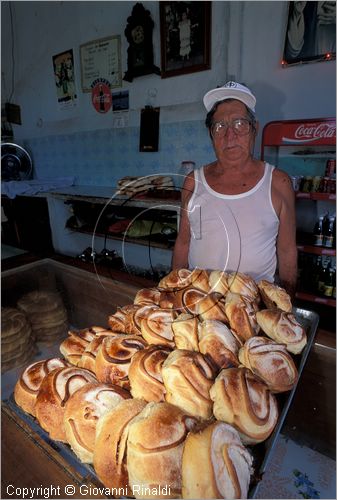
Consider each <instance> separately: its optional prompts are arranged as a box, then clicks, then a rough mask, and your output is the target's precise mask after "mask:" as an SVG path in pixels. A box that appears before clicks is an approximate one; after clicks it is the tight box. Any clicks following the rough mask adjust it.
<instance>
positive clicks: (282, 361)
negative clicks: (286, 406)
mask: <svg viewBox="0 0 337 500" xmlns="http://www.w3.org/2000/svg"><path fill="white" fill-rule="evenodd" d="M107 321H108V325H109V327H97V326H92V327H89V328H86V329H84V330H79V331H74V330H72V331H69V335H68V337H67V338H66V339H65V340H64V341H63V342H62V343H61V345H60V351H61V353H62V355H63V358H61V357H60V358H53V359H48V360H43V361H38V362H35V363H33V364H32V365H30V366H28V367H27V368H26V369H25V370H24V372H23V373H22V375H21V377H20V378H19V380H18V381H17V383H16V386H15V392H14V396H15V401H16V403H17V404H18V405H19V406H20V407H21V408H22V409H23V410H24V411H25V412H27V413H29V414H31V415H33V416H34V417H35V418H36V419H37V421H38V422H39V424H40V425H41V427H42V428H43V429H44V430H45V431H47V432H48V433H49V435H50V438H51V439H54V440H57V441H62V442H65V443H68V444H69V445H70V447H71V448H72V450H73V451H74V453H75V454H76V455H77V457H78V458H79V459H80V460H81V461H82V462H85V463H89V464H93V467H94V469H95V472H96V475H97V477H98V478H99V480H100V481H101V482H102V483H103V484H104V486H105V487H106V488H109V489H110V491H111V492H113V494H114V496H116V497H118V496H119V495H120V496H133V497H136V498H166V497H167V498H247V494H248V490H249V485H250V481H251V478H252V475H253V472H254V445H255V444H257V443H261V442H262V441H264V440H266V439H267V438H268V437H269V436H270V435H271V433H272V432H273V429H274V427H275V425H276V423H277V421H278V416H279V411H280V410H279V407H278V401H277V393H281V392H285V391H289V390H291V388H292V387H293V386H294V385H295V384H296V382H297V378H298V372H297V368H296V364H297V363H296V359H295V356H294V355H297V354H300V353H301V351H302V350H303V348H304V346H305V345H306V343H307V338H306V332H305V329H304V328H303V327H302V326H301V324H300V323H299V322H298V321H297V319H296V317H295V316H294V314H293V313H292V304H291V300H290V297H289V295H288V294H287V292H286V291H285V290H284V289H282V288H280V287H279V286H277V285H275V284H273V283H270V282H267V281H260V282H258V283H256V282H255V281H254V280H253V279H252V278H251V277H250V276H248V275H245V274H242V273H226V272H223V271H212V272H207V271H205V270H202V269H194V270H192V271H190V270H187V269H180V270H174V271H172V272H171V273H169V274H168V275H167V276H165V277H164V278H163V279H161V281H160V282H159V283H158V286H157V287H153V288H144V289H141V290H139V291H138V292H137V293H136V295H135V297H134V302H133V304H130V305H126V306H123V307H120V308H119V309H118V310H117V311H115V312H114V313H113V314H112V315H111V316H109V318H107ZM165 488H166V489H165Z"/></svg>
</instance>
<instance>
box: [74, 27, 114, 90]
mask: <svg viewBox="0 0 337 500" xmlns="http://www.w3.org/2000/svg"><path fill="white" fill-rule="evenodd" d="M120 45H121V37H120V36H119V35H116V36H111V37H107V38H101V39H99V40H93V41H92V42H88V43H85V44H83V45H81V46H80V58H81V80H82V91H83V92H91V89H92V87H91V85H92V82H93V81H95V80H97V79H98V78H104V79H105V80H108V81H109V82H110V87H111V88H114V87H121V86H122V71H121V48H120Z"/></svg>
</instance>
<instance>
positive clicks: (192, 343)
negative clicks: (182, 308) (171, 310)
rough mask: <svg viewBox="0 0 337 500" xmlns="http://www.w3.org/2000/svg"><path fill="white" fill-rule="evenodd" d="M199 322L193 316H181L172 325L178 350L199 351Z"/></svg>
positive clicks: (185, 314)
mask: <svg viewBox="0 0 337 500" xmlns="http://www.w3.org/2000/svg"><path fill="white" fill-rule="evenodd" d="M198 326H199V320H198V318H197V317H196V316H193V315H192V314H187V313H183V314H179V316H178V317H177V318H176V319H175V320H174V321H173V323H172V330H173V336H174V343H175V345H176V348H177V349H186V350H188V351H199V338H198Z"/></svg>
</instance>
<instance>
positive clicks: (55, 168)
mask: <svg viewBox="0 0 337 500" xmlns="http://www.w3.org/2000/svg"><path fill="white" fill-rule="evenodd" d="M25 146H26V147H27V148H28V150H29V151H30V153H31V155H32V158H33V163H34V177H35V178H37V179H42V178H48V177H62V176H71V175H73V176H75V177H76V184H78V185H96V186H115V185H116V183H117V181H118V179H120V178H121V177H124V176H126V175H149V174H157V173H158V174H159V173H172V174H176V173H178V172H179V168H180V165H181V162H182V161H184V160H192V161H194V162H195V164H196V167H200V166H202V165H204V164H205V163H209V162H210V161H213V160H214V152H213V148H212V145H211V142H210V139H209V137H208V132H207V129H206V128H205V125H204V122H203V121H186V122H177V123H168V124H162V125H161V126H160V135H159V151H158V152H156V153H140V152H139V127H128V128H123V129H120V128H115V129H113V128H112V129H99V130H92V131H85V132H77V133H73V134H64V135H53V136H48V137H41V138H34V139H27V140H26V141H25Z"/></svg>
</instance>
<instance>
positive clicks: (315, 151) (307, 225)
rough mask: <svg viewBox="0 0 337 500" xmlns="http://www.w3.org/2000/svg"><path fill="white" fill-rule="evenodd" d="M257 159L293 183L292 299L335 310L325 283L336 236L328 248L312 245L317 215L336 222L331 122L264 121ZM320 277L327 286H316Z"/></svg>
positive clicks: (331, 276)
mask: <svg viewBox="0 0 337 500" xmlns="http://www.w3.org/2000/svg"><path fill="white" fill-rule="evenodd" d="M261 159H262V160H265V161H268V162H269V163H271V164H273V165H275V166H277V167H278V168H280V169H282V170H284V171H285V172H287V173H288V174H289V175H290V176H291V179H292V182H293V186H294V190H295V194H296V219H297V220H296V222H297V248H298V252H299V261H298V268H299V276H298V291H297V298H299V299H302V300H305V301H309V302H315V303H319V304H323V305H327V306H331V307H336V298H335V293H336V292H335V287H332V289H331V286H330V284H329V285H328V281H329V280H330V282H335V268H336V243H335V238H333V241H332V242H331V244H329V245H325V244H324V242H323V241H322V244H320V245H317V241H315V238H314V234H313V232H314V227H315V224H316V222H317V221H318V219H319V217H320V216H322V217H325V219H324V220H325V223H326V226H329V217H330V218H332V219H335V215H336V209H335V202H336V119H335V118H318V119H303V120H301V119H299V120H284V121H273V122H269V123H267V124H266V125H265V127H264V130H263V134H262V147H261ZM324 230H326V231H328V227H327V228H324ZM322 239H323V238H322ZM323 269H327V270H329V272H324V271H323ZM322 274H323V275H324V274H325V275H326V277H325V278H324V279H325V280H326V282H325V284H324V286H321V287H320V286H319V281H320V280H321V279H322V278H321V276H322Z"/></svg>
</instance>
